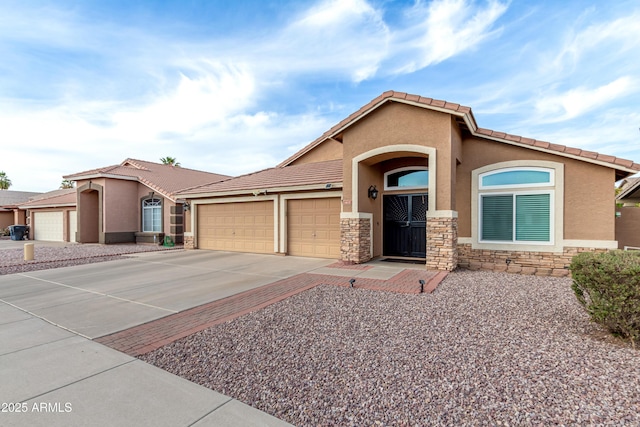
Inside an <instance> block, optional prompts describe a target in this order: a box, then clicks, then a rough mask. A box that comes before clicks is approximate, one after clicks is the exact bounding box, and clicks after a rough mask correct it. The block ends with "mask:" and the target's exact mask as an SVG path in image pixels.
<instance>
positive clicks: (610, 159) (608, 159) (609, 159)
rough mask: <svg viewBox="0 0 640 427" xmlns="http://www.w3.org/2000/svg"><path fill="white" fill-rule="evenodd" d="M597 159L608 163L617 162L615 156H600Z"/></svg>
mask: <svg viewBox="0 0 640 427" xmlns="http://www.w3.org/2000/svg"><path fill="white" fill-rule="evenodd" d="M597 159H598V160H600V161H602V162H607V163H614V161H615V160H616V158H615V157H614V156H609V155H607V154H598V157H597Z"/></svg>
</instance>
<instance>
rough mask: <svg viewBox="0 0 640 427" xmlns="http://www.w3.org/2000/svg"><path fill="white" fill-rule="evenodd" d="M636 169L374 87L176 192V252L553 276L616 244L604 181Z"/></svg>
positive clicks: (610, 195) (608, 183) (609, 189)
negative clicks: (324, 122) (317, 130)
mask: <svg viewBox="0 0 640 427" xmlns="http://www.w3.org/2000/svg"><path fill="white" fill-rule="evenodd" d="M638 171H640V164H637V163H634V162H633V161H630V160H624V159H619V158H615V157H612V156H607V155H602V154H598V153H594V152H590V151H584V150H580V149H576V148H570V147H565V146H561V145H556V144H551V143H548V142H543V141H537V140H534V139H529V138H524V137H520V136H515V135H508V134H505V133H502V132H495V131H492V130H488V129H483V128H479V127H478V126H477V124H476V121H475V118H474V116H473V113H472V112H471V109H470V108H468V107H463V106H460V105H458V104H453V103H448V102H445V101H438V100H433V99H430V98H423V97H420V96H417V95H409V94H406V93H398V92H385V93H384V94H382V95H381V96H379V97H378V98H376V99H374V100H373V101H371V102H370V103H369V104H367V105H365V106H364V107H362V108H361V109H360V110H358V111H357V112H355V113H353V114H352V115H350V116H349V117H347V118H346V119H344V120H343V121H341V122H340V123H339V124H337V125H336V126H334V127H333V128H331V129H330V130H329V131H327V132H326V133H325V134H323V135H322V136H321V137H320V138H318V139H316V140H315V141H313V142H312V143H311V144H309V145H307V146H306V147H304V148H303V149H301V150H300V151H298V152H297V153H295V154H294V155H293V156H291V157H290V158H289V159H287V160H285V161H284V162H282V163H281V164H280V165H278V166H277V167H275V168H271V169H267V170H263V171H260V172H256V173H253V174H248V175H244V176H240V177H236V178H233V179H230V180H227V181H224V182H220V183H215V184H211V185H205V186H200V187H195V188H191V189H189V190H185V191H182V192H179V193H178V194H177V196H176V197H182V198H185V199H187V203H188V204H189V205H190V207H191V212H190V215H189V218H188V222H187V224H186V227H187V232H186V233H185V247H187V248H189V247H195V248H200V249H223V250H235V251H243V252H260V253H278V254H289V255H304V256H318V257H326V258H336V259H341V260H343V261H345V262H354V263H362V262H366V261H368V260H370V259H372V258H373V257H380V256H382V257H388V258H399V259H418V260H420V259H421V260H425V263H426V266H427V268H429V269H437V270H452V269H454V268H456V266H458V265H461V266H468V267H471V268H486V269H498V270H504V269H509V271H522V272H525V273H534V272H535V273H537V274H558V275H564V274H566V273H567V271H566V270H564V268H565V267H566V266H567V265H568V263H569V262H570V259H571V257H572V256H573V255H574V254H576V253H578V252H580V251H585V250H606V249H610V248H615V247H617V242H616V240H615V211H614V207H615V206H614V192H613V185H614V183H615V182H616V181H618V180H620V179H623V178H626V177H628V176H629V175H632V174H634V173H636V172H638Z"/></svg>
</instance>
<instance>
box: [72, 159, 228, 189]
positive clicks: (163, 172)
mask: <svg viewBox="0 0 640 427" xmlns="http://www.w3.org/2000/svg"><path fill="white" fill-rule="evenodd" d="M97 177H110V178H121V179H135V180H137V181H138V182H140V183H142V184H144V185H146V186H148V187H149V188H151V189H153V190H155V191H158V192H159V193H162V194H164V195H165V196H168V197H170V198H173V197H174V196H175V194H176V193H178V192H179V191H180V190H183V189H185V188H190V187H193V186H197V185H204V184H210V183H215V182H220V181H223V180H226V179H229V178H230V177H229V176H227V175H220V174H216V173H210V172H204V171H198V170H194V169H187V168H183V167H180V166H171V165H164V164H160V163H154V162H148V161H144V160H136V159H126V160H125V161H123V162H122V163H120V164H119V165H113V166H106V167H102V168H98V169H91V170H88V171H84V172H78V173H74V174H71V175H66V176H64V177H63V178H65V179H69V180H74V181H77V180H81V179H90V178H97Z"/></svg>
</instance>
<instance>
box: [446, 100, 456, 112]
mask: <svg viewBox="0 0 640 427" xmlns="http://www.w3.org/2000/svg"><path fill="white" fill-rule="evenodd" d="M444 108H447V109H449V110H454V111H458V108H460V104H454V103H452V102H446V101H445V103H444Z"/></svg>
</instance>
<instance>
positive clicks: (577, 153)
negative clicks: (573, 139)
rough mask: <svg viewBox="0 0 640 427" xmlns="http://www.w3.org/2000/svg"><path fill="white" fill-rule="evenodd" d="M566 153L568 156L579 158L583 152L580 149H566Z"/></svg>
mask: <svg viewBox="0 0 640 427" xmlns="http://www.w3.org/2000/svg"><path fill="white" fill-rule="evenodd" d="M564 152H565V153H567V154H573V155H574V156H579V155H580V154H581V153H582V150H581V149H579V148H573V147H566V148H565V149H564Z"/></svg>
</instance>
